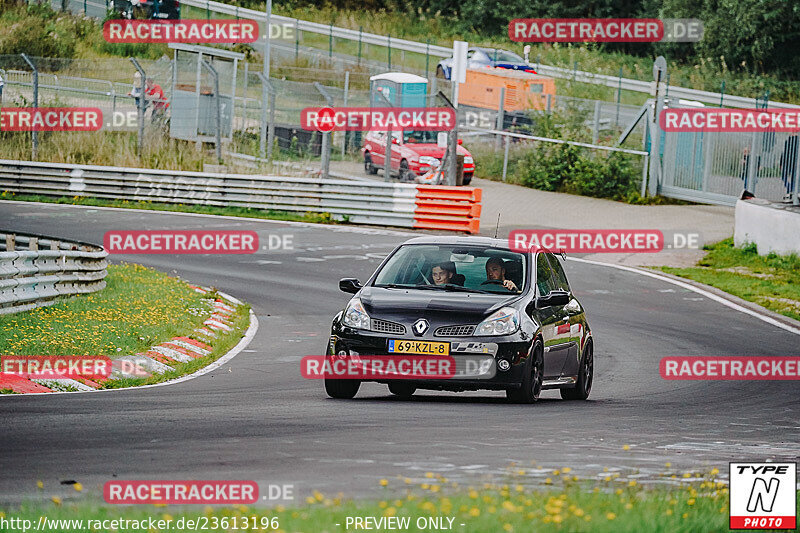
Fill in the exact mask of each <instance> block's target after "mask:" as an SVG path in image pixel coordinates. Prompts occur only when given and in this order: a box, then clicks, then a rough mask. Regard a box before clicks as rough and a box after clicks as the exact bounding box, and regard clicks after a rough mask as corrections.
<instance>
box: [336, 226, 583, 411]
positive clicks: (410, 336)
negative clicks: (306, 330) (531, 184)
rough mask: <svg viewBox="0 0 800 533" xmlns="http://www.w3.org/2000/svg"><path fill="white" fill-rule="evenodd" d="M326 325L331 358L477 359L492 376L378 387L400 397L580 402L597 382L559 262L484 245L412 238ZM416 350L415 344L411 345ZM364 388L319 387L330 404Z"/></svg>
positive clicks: (345, 286)
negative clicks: (425, 393)
mask: <svg viewBox="0 0 800 533" xmlns="http://www.w3.org/2000/svg"><path fill="white" fill-rule="evenodd" d="M339 288H340V289H341V290H342V291H344V292H348V293H353V294H354V296H353V298H352V299H351V300H350V301H349V302H348V303H347V305H346V306H345V308H344V309H343V310H342V311H340V312H339V313H338V314H337V315H336V316H335V317H334V319H333V324H332V326H331V336H330V342H329V345H328V357H330V358H332V359H335V358H336V357H350V356H358V355H375V356H392V355H397V354H400V353H404V354H405V353H408V354H441V355H449V356H452V357H453V359H455V360H459V358H464V357H469V356H471V355H482V356H484V357H488V358H489V359H490V360H491V362H492V363H493V365H492V368H491V371H490V372H485V373H480V374H475V375H456V376H450V377H448V378H447V379H420V380H416V379H415V380H410V379H397V380H375V381H378V382H382V383H386V384H388V385H389V390H390V391H391V392H392V393H393V394H396V395H399V396H411V395H412V394H414V392H415V391H416V390H417V389H433V390H447V391H465V390H481V389H489V390H505V391H506V395H507V396H508V398H509V400H511V401H514V402H521V403H532V402H535V401H536V400H537V399H538V398H539V394H540V392H541V390H542V389H560V390H561V397H562V398H564V399H568V400H585V399H586V398H587V397H588V396H589V392H590V391H591V388H592V379H593V377H594V356H593V355H594V353H593V339H592V334H591V330H590V329H589V324H588V322H587V321H586V316H585V313H584V309H583V307H582V306H581V304H580V303H579V302H578V300H577V299H576V298H575V296H574V295H573V294H572V291H571V290H570V287H569V283H568V282H567V277H566V275H565V273H564V269H563V268H562V266H561V264H560V263H559V260H558V259H557V258H556V256H554V255H553V254H551V253H548V252H544V251H533V250H532V251H528V252H523V253H520V252H517V251H514V250H512V249H510V248H509V245H508V241H506V240H500V239H490V238H485V237H439V236H428V237H418V238H414V239H411V240H409V241H406V242H405V243H403V244H402V245H400V246H398V247H397V248H396V249H395V250H394V251H392V253H391V254H389V256H387V258H386V259H385V260H384V261H383V263H381V265H380V266H379V267H378V269H377V270H376V271H375V273H374V274H373V275H372V276H371V277H370V278H369V280H367V282H366V283H365V284H364V285H363V286H362V285H361V284H360V282H359V281H358V280H356V279H352V278H346V279H342V280H341V281H340V282H339ZM411 341H413V342H411ZM360 384H361V382H360V381H358V380H354V379H334V378H330V377H327V378H326V379H325V390H326V392H327V393H328V395H329V396H331V397H333V398H352V397H354V396H355V395H356V393H357V392H358V389H359V386H360Z"/></svg>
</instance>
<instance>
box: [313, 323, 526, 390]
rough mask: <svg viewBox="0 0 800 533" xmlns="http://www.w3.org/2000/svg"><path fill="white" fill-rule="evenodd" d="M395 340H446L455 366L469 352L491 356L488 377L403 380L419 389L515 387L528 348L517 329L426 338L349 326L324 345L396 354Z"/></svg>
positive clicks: (360, 352)
mask: <svg viewBox="0 0 800 533" xmlns="http://www.w3.org/2000/svg"><path fill="white" fill-rule="evenodd" d="M390 339H395V340H427V341H433V342H448V343H449V344H450V355H451V356H452V357H453V358H454V359H455V360H456V367H457V368H460V363H459V358H462V361H463V360H464V359H466V358H468V357H469V356H471V355H474V356H482V357H487V356H490V357H493V359H494V362H495V364H494V365H493V366H494V373H493V375H492V376H491V377H488V376H484V375H482V376H478V377H467V378H464V377H453V378H449V379H413V380H412V379H403V382H404V383H408V384H409V385H413V386H415V387H417V388H421V389H436V390H450V391H461V390H481V389H490V390H505V389H514V388H519V386H520V384H521V383H522V380H523V375H524V371H525V362H526V359H527V355H528V353H529V352H530V348H531V339H530V337H529V336H527V335H524V334H521V333H520V332H519V331H518V332H517V333H515V334H513V335H508V336H486V337H476V336H468V337H430V338H427V337H426V338H417V337H408V336H387V335H386V334H384V333H376V332H371V331H364V330H354V329H351V328H336V327H334V329H333V330H332V332H331V336H330V341H329V345H328V354H329V355H333V354H337V353H342V352H345V353H347V354H348V355H380V356H387V357H392V356H397V355H398V354H395V353H390V352H389V351H388V341H389V340H390ZM500 359H505V360H507V361H508V362H509V363H510V366H509V368H508V370H500V368H499V367H498V365H497V364H496V363H497V361H499V360H500ZM369 381H376V382H378V383H388V382H389V381H388V380H382V379H375V380H369Z"/></svg>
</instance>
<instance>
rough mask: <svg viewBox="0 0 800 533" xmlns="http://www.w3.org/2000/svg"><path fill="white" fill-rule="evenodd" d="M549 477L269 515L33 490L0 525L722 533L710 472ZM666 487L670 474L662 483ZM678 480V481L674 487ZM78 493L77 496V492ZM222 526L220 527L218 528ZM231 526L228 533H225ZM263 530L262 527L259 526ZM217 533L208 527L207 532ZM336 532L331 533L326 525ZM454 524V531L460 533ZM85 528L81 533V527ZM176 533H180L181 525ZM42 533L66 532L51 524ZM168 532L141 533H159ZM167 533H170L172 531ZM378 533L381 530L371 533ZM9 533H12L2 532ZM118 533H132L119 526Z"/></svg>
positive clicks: (312, 504)
mask: <svg viewBox="0 0 800 533" xmlns="http://www.w3.org/2000/svg"><path fill="white" fill-rule="evenodd" d="M565 471H568V469H564V470H562V471H561V472H559V471H554V472H553V474H552V475H553V478H555V482H553V481H552V480H551V479H550V478H548V480H546V481H545V483H549V485H545V486H539V487H538V488H532V487H529V486H523V485H521V484H519V482H520V481H521V479H522V478H523V476H524V470H522V471H520V472H521V473H522V474H521V475H513V476H508V477H507V478H506V479H505V480H504V483H505V484H502V483H501V484H485V485H484V486H483V487H458V486H457V484H456V483H453V482H450V481H448V480H447V479H445V478H443V477H442V476H440V475H434V474H432V473H428V474H426V476H429V479H426V480H425V481H426V482H424V483H419V484H414V485H412V484H411V480H408V479H407V480H405V481H403V480H400V479H398V480H396V481H391V482H390V481H389V480H381V482H380V485H382V487H376V488H377V489H378V490H377V491H376V492H377V494H376V495H375V496H374V497H372V498H370V499H368V500H355V501H354V500H348V499H345V498H344V496H343V495H342V494H341V493H340V494H338V495H336V496H333V495H324V494H321V493H319V492H317V491H313V493H312V494H311V495H308V496H307V498H306V502H305V504H298V505H293V506H289V507H284V506H282V505H279V506H277V507H275V508H272V509H264V508H252V509H251V508H249V507H247V506H243V505H235V506H232V507H226V508H216V509H214V508H211V507H206V508H204V509H203V508H197V507H194V508H191V507H180V506H158V507H153V506H136V505H134V506H126V507H122V506H119V507H110V506H105V505H102V504H99V503H94V502H92V501H90V500H88V499H84V498H81V497H80V496H78V495H76V496H78V498H80V501H79V502H78V503H74V504H73V503H69V502H68V501H63V500H62V499H61V498H58V497H52V499H50V498H51V497H50V495H49V494H48V490H47V488H44V487H43V488H42V489H40V492H41V496H40V499H39V501H38V502H35V503H28V504H24V505H22V506H21V507H19V508H15V509H8V510H6V511H5V517H6V519H9V518H22V519H27V520H31V521H32V522H33V523H34V524H35V523H37V522H38V520H39V517H40V516H42V515H44V516H46V517H47V518H48V519H51V520H53V519H56V520H58V519H67V520H69V519H73V520H74V519H83V520H88V519H91V520H105V519H119V518H123V519H128V520H143V519H145V520H146V519H147V518H150V517H152V518H153V519H155V520H170V521H171V524H172V526H173V527H174V526H175V524H176V522H177V521H178V520H181V519H183V520H186V519H194V520H197V519H200V520H201V521H207V524H208V525H209V529H208V531H226V530H227V531H234V530H237V529H244V528H242V523H243V522H242V521H243V520H244V519H245V518H247V520H248V523H250V524H252V522H253V520H254V518H253V517H255V521H256V522H257V523H258V524H263V525H266V524H268V523H269V521H271V520H273V519H274V522H273V524H272V527H265V528H263V530H271V531H281V532H308V533H312V532H313V533H317V532H320V533H322V532H339V531H342V532H343V531H354V530H355V529H354V528H353V527H352V526H351V527H350V528H349V529H346V528H345V524H346V523H347V522H346V520H347V517H356V516H358V517H365V516H370V517H374V518H375V519H378V518H380V517H398V518H405V517H407V518H409V519H410V520H411V522H410V524H411V525H410V527H408V529H404V530H406V531H421V529H419V528H417V527H416V520H417V519H418V518H423V519H426V518H444V519H445V522H444V523H445V524H448V521H447V520H446V519H447V518H452V519H453V521H452V524H453V526H452V529H453V530H455V531H463V532H466V533H470V532H481V533H483V532H501V533H502V532H510V533H513V532H530V531H565V532H566V531H569V532H587V533H588V532H592V533H594V532H599V533H605V532H608V533H625V532H637V533H638V532H640V531H648V532H654V533H662V532H663V533H681V532H687V533H689V532H692V533H694V532H714V531H719V532H727V531H729V530H728V489H727V486H726V485H725V484H724V483H721V482H719V481H717V480H716V478H715V476H716V474H718V473H719V471H718V470H716V469H714V470H711V471H710V472H707V473H705V474H700V475H699V477H696V478H695V477H694V476H695V475H694V474H691V477H692V478H693V480H680V479H672V480H670V481H671V483H658V484H654V485H648V486H647V487H645V486H643V485H642V484H640V483H638V482H637V481H633V480H632V481H623V480H621V479H619V478H618V477H617V475H616V474H613V475H612V474H608V475H606V474H602V473H599V474H598V476H597V479H596V480H592V481H581V480H578V481H575V479H576V478H574V477H573V476H570V475H567V474H566V473H564V472H565ZM667 477H671V478H676V477H677V476H675V475H674V474H673V475H672V476H667ZM681 481H683V482H681ZM78 488H79V489H80V490H81V491H82V490H84V488H83V487H78ZM0 516H1V515H0ZM223 519H224V521H223ZM234 519H235V520H236V524H237V525H236V526H234ZM262 521H263V522H262ZM215 522H216V524H217V525H218V526H221V527H214V523H215ZM337 523H338V524H340V525H339V526H337V525H336V524H337ZM461 524H464V525H463V526H462V525H461ZM86 529H90V528H89V527H86ZM184 529H188V527H186V526H185V525H184ZM48 530H49V531H52V532H60V531H70V530H69V529H67V528H64V527H59V526H58V525H53V526H51V527H50V529H48ZM168 530H169V528H168V527H162V528H160V529H159V528H157V529H155V530H151V531H168ZM173 530H174V529H173ZM378 530H379V531H386V529H378ZM12 531H13V530H12ZM118 531H120V533H122V532H124V531H136V530H135V529H131V528H125V527H122V528H120V529H119V530H118Z"/></svg>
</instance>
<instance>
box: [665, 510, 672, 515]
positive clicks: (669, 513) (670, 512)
mask: <svg viewBox="0 0 800 533" xmlns="http://www.w3.org/2000/svg"><path fill="white" fill-rule="evenodd" d="M664 514H666V515H667V516H671V515H672V509H667V512H666V513H664Z"/></svg>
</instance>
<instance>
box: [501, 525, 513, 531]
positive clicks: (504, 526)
mask: <svg viewBox="0 0 800 533" xmlns="http://www.w3.org/2000/svg"><path fill="white" fill-rule="evenodd" d="M503 529H504V530H506V531H511V530H513V529H514V528H513V527H511V524H508V523H506V524H503Z"/></svg>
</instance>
